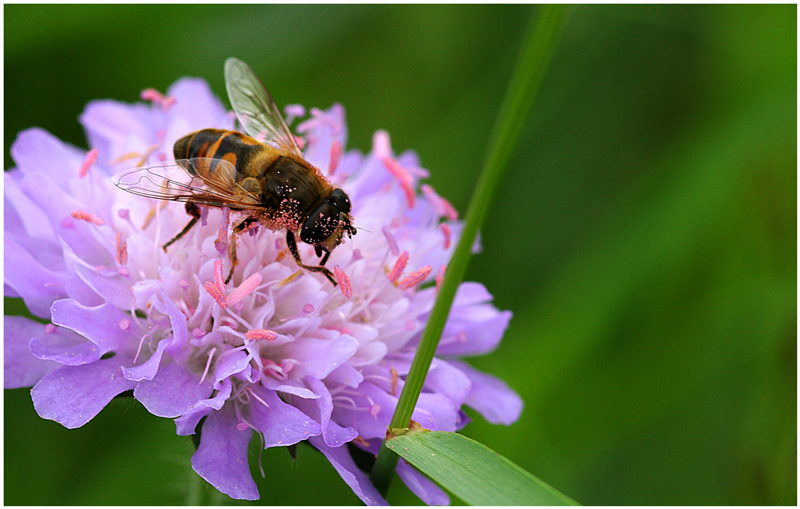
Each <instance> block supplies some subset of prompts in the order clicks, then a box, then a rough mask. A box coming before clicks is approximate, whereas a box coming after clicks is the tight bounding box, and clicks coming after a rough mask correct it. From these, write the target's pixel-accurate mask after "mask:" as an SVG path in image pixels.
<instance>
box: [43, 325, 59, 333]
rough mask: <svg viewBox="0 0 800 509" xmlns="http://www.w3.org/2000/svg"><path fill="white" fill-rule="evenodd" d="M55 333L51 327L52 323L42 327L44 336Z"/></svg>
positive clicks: (54, 327) (53, 326)
mask: <svg viewBox="0 0 800 509" xmlns="http://www.w3.org/2000/svg"><path fill="white" fill-rule="evenodd" d="M55 331H56V326H55V325H53V324H52V323H48V324H47V325H45V326H44V333H45V334H52V333H54V332H55Z"/></svg>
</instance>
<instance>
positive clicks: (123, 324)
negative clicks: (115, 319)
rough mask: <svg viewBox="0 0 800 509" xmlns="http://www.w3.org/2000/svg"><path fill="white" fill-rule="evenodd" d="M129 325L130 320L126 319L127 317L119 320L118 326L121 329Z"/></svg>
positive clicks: (125, 328)
mask: <svg viewBox="0 0 800 509" xmlns="http://www.w3.org/2000/svg"><path fill="white" fill-rule="evenodd" d="M130 326H131V321H130V320H128V319H127V318H123V319H122V320H120V321H119V328H120V329H122V330H128V327H130Z"/></svg>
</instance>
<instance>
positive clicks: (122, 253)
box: [117, 232, 128, 265]
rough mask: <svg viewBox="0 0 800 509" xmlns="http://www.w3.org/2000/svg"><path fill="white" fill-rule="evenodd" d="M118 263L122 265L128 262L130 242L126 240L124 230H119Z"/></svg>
mask: <svg viewBox="0 0 800 509" xmlns="http://www.w3.org/2000/svg"><path fill="white" fill-rule="evenodd" d="M117 263H119V264H120V265H127V264H128V243H127V242H125V237H123V236H122V232H117Z"/></svg>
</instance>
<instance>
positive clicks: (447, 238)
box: [439, 223, 453, 249]
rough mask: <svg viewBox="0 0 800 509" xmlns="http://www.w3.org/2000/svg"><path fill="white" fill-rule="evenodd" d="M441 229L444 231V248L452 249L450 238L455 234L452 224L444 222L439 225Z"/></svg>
mask: <svg viewBox="0 0 800 509" xmlns="http://www.w3.org/2000/svg"><path fill="white" fill-rule="evenodd" d="M439 229H440V230H442V233H444V248H445V249H450V240H451V239H452V236H453V232H452V231H451V230H450V225H449V224H447V223H442V224H440V225H439Z"/></svg>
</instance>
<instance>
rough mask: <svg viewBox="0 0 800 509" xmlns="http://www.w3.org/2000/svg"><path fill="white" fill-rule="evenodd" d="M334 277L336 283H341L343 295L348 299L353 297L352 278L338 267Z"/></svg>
mask: <svg viewBox="0 0 800 509" xmlns="http://www.w3.org/2000/svg"><path fill="white" fill-rule="evenodd" d="M333 277H335V278H336V282H337V283H339V289H340V290H341V291H342V295H344V296H345V297H346V298H348V299H349V298H350V297H352V296H353V288H352V287H351V286H350V278H349V277H347V274H345V273H344V271H343V270H342V269H340V268H339V266H338V265H337V266H336V267H334V268H333Z"/></svg>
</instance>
